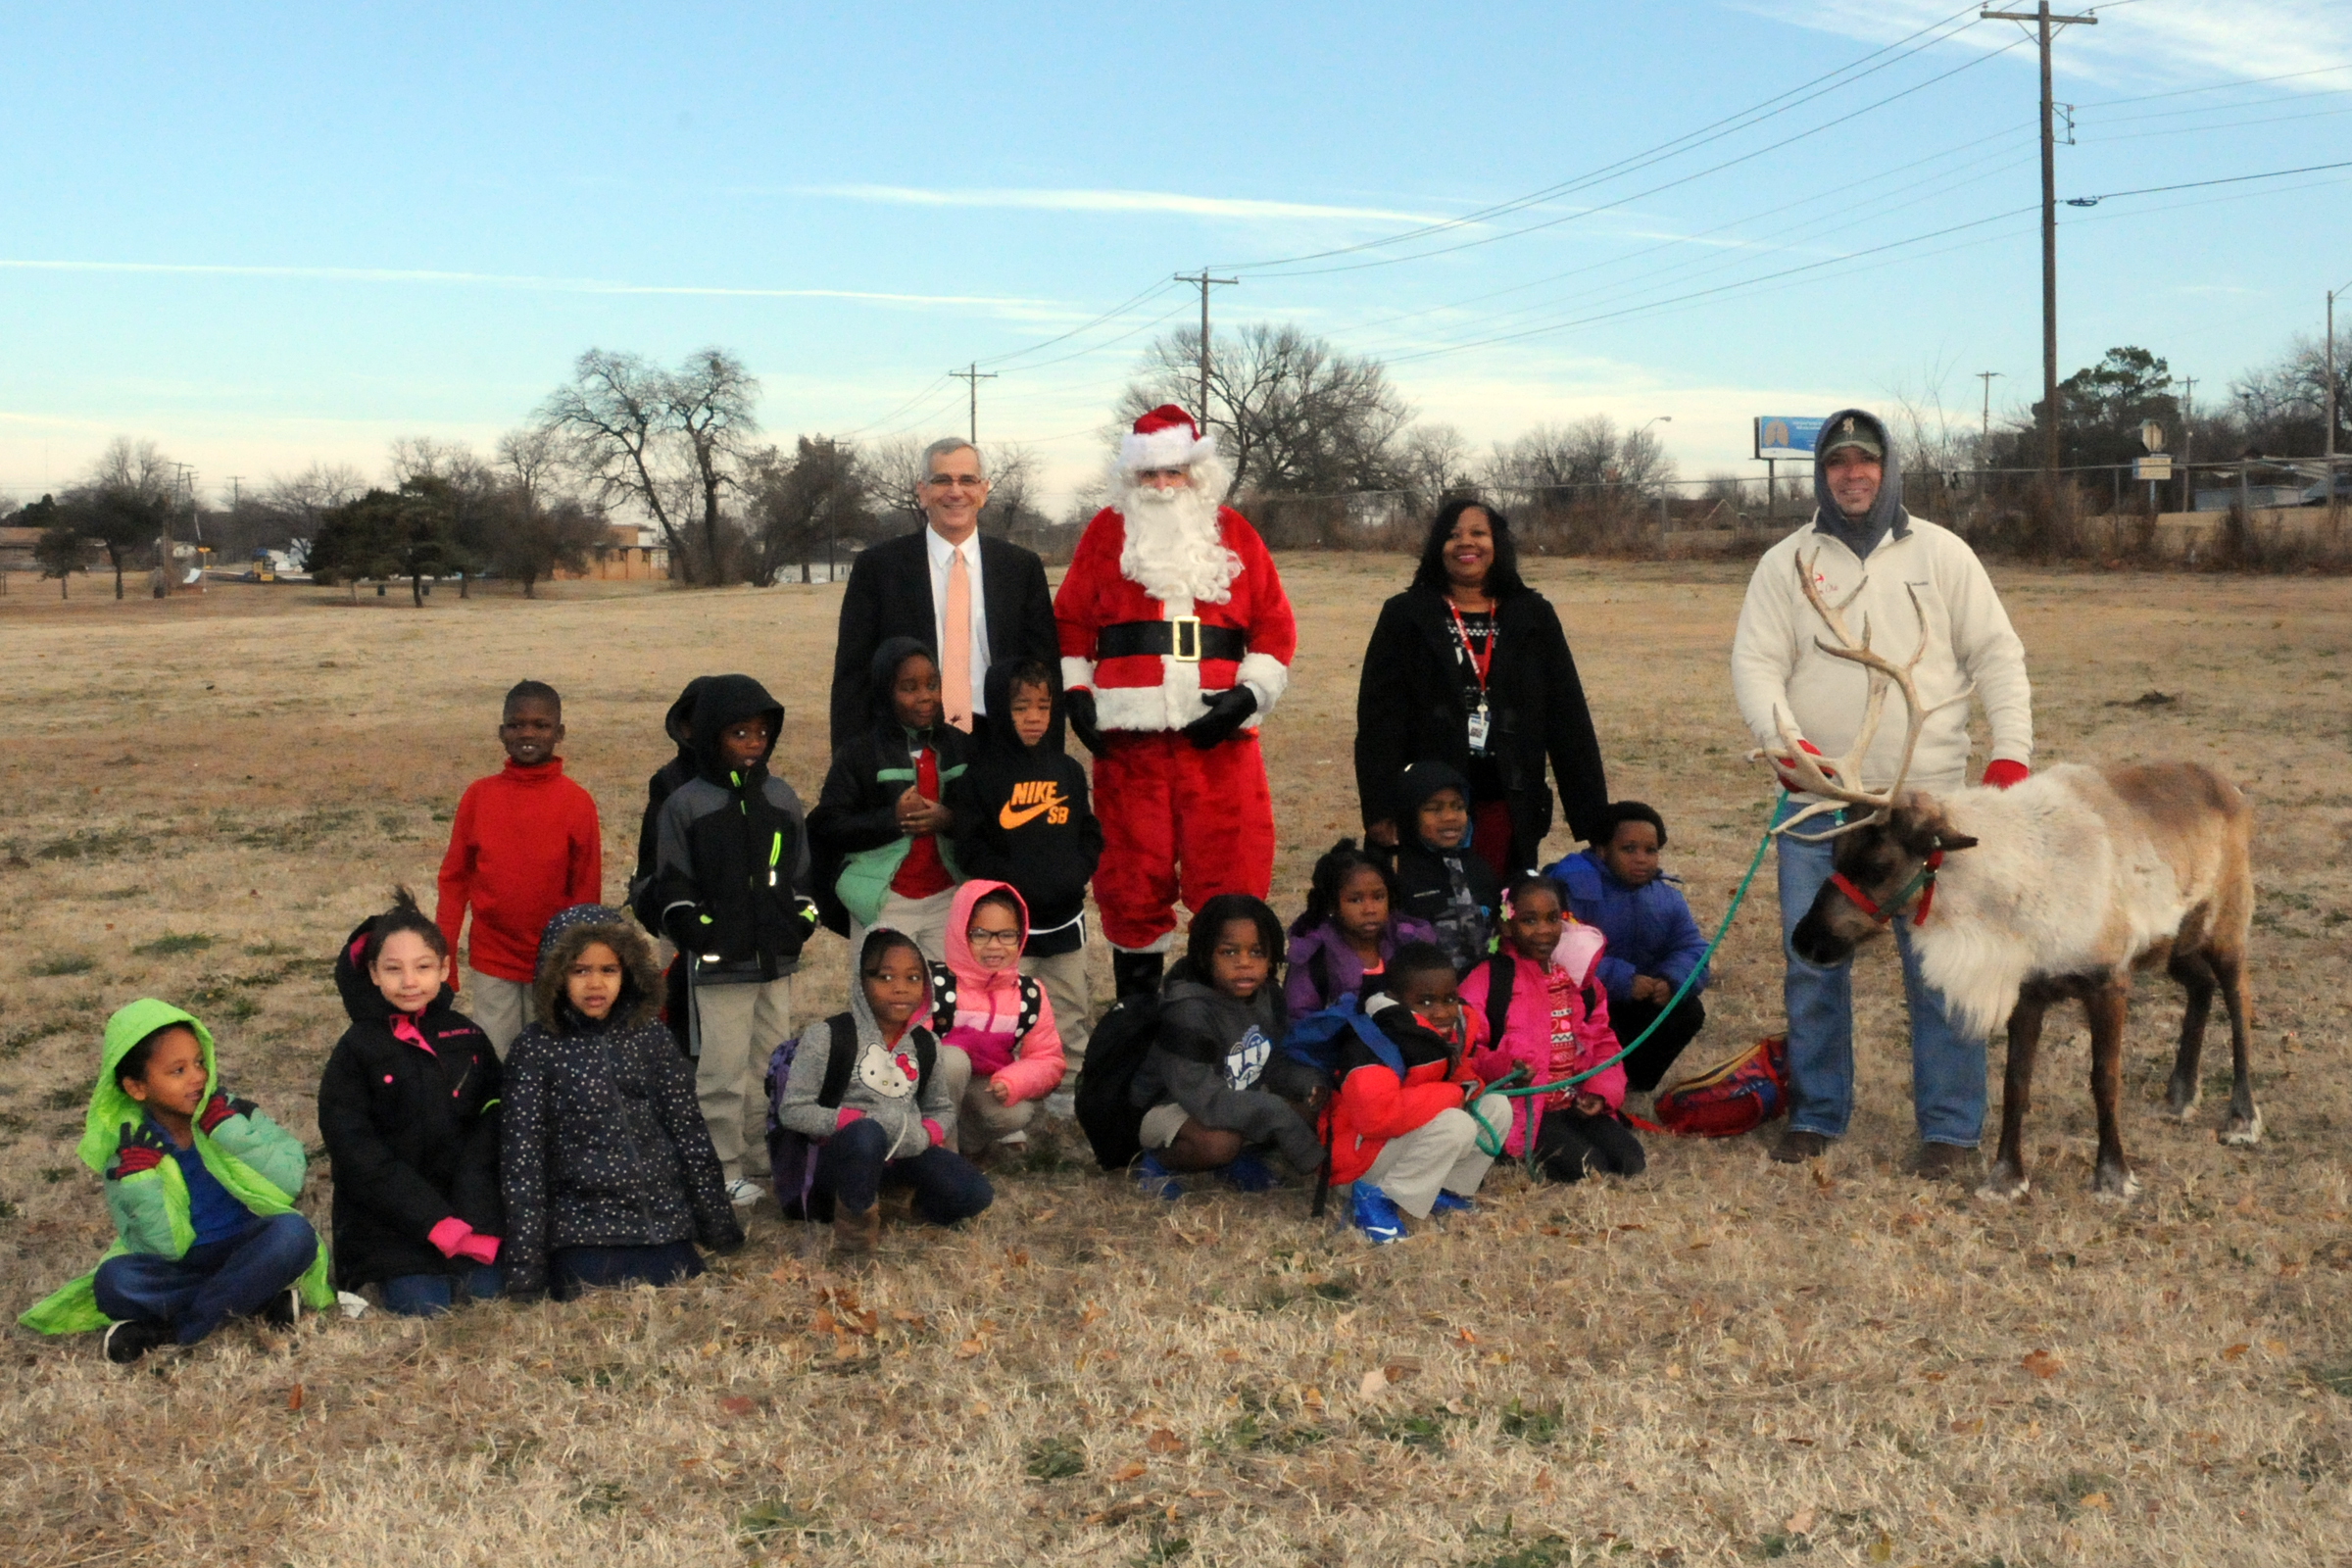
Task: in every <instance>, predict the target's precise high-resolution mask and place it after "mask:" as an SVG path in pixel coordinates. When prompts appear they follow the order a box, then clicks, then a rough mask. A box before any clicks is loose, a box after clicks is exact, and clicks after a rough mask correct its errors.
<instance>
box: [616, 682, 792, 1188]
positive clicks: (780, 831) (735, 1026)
mask: <svg viewBox="0 0 2352 1568" xmlns="http://www.w3.org/2000/svg"><path fill="white" fill-rule="evenodd" d="M783 727H784V705H783V704H781V703H779V702H777V701H776V700H775V699H774V698H773V697H770V696H769V695H768V694H767V688H766V687H764V686H762V685H760V683H759V682H758V681H756V680H754V679H752V677H751V676H749V675H712V676H710V677H708V678H707V679H705V680H704V681H703V683H702V688H701V690H700V691H698V692H697V693H696V694H695V702H694V719H693V736H694V755H695V760H696V769H697V771H696V773H695V776H694V777H693V778H692V779H690V780H688V781H687V782H686V783H684V784H681V785H679V786H678V788H677V789H676V790H674V791H672V792H671V794H670V796H669V799H667V800H665V801H663V802H662V811H661V815H660V817H659V819H658V820H657V821H656V823H655V832H654V881H653V887H652V889H651V891H650V892H649V894H648V895H647V897H646V898H645V900H644V901H643V902H644V904H646V905H650V906H651V907H653V908H654V910H655V911H656V913H657V916H658V919H659V923H660V926H661V929H662V934H663V935H665V936H667V937H668V938H669V940H670V941H672V942H674V943H676V944H677V948H678V952H679V953H680V954H682V955H685V956H686V960H687V964H688V971H689V973H690V975H691V977H692V978H691V981H690V986H691V990H692V994H693V997H694V1005H693V1008H692V1013H693V1018H692V1035H691V1039H692V1041H693V1044H694V1047H695V1054H696V1062H695V1072H694V1089H695V1096H696V1098H697V1099H698V1100H699V1101H700V1102H701V1103H702V1107H703V1120H704V1121H705V1122H706V1123H707V1124H708V1125H709V1126H710V1129H711V1147H712V1148H713V1149H715V1150H716V1151H717V1152H718V1162H719V1164H720V1166H721V1167H723V1168H724V1170H725V1171H726V1176H727V1196H728V1198H729V1200H730V1201H733V1202H734V1203H735V1205H736V1206H737V1207H743V1206H746V1205H748V1204H750V1203H752V1202H754V1201H757V1199H758V1197H759V1189H758V1188H756V1187H754V1186H753V1185H752V1184H751V1183H750V1182H749V1181H747V1180H745V1178H744V1174H743V1154H744V1121H743V1119H744V1113H745V1106H746V1105H747V1104H748V1103H753V1101H754V1100H755V1099H756V1098H758V1096H759V1091H758V1081H759V1080H758V1076H757V1075H758V1073H759V1070H760V1065H759V1064H760V1062H763V1061H764V1060H765V1059H766V1054H767V1052H768V1051H769V1049H770V1048H772V1047H773V1046H774V1045H775V1043H776V1042H777V1041H779V1040H782V1039H784V1038H785V1037H786V1036H787V1035H789V1034H790V1033H791V1032H792V973H793V971H794V970H796V969H798V968H799V967H800V959H801V947H802V944H804V943H806V942H807V941H808V940H809V933H810V932H811V931H813V930H815V929H816V901H815V900H814V899H813V898H811V897H810V896H809V895H810V891H811V887H812V879H811V876H810V870H809V824H808V817H807V814H806V813H805V812H804V811H803V810H802V809H801V798H800V797H799V796H798V795H795V794H794V793H793V791H792V786H791V785H789V784H787V783H785V782H784V781H783V780H782V779H780V778H777V777H776V776H775V775H774V774H772V773H770V772H768V770H767V760H768V757H769V755H770V754H771V753H773V752H774V751H775V749H776V736H777V734H778V733H779V732H780V731H781V730H782V729H783Z"/></svg>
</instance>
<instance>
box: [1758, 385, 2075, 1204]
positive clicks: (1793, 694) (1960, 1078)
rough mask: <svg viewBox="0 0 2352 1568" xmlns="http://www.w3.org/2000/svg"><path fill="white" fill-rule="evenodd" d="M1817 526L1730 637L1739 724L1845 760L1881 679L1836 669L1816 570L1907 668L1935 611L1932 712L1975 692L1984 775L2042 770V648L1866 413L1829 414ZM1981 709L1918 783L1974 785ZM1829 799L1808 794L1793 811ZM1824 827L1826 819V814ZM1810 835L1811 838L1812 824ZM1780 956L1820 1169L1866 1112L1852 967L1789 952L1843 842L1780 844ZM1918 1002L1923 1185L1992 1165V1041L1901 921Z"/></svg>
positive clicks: (1924, 669)
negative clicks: (1980, 1145) (1906, 505)
mask: <svg viewBox="0 0 2352 1568" xmlns="http://www.w3.org/2000/svg"><path fill="white" fill-rule="evenodd" d="M1813 493H1814V496H1815V498H1816V502H1817V510H1816V511H1815V513H1814V516H1813V520H1812V522H1810V523H1808V524H1807V525H1806V526H1804V527H1802V528H1799V529H1798V530H1797V531H1796V532H1795V533H1793V534H1790V535H1789V537H1788V538H1786V539H1784V540H1782V541H1781V542H1780V543H1779V544H1777V545H1775V546H1773V547H1772V549H1771V550H1770V551H1768V552H1767V553H1766V554H1765V557H1764V559H1763V560H1762V561H1761V562H1758V563H1757V564H1756V573H1755V576H1754V577H1753V578H1752V579H1750V581H1749V582H1748V585H1747V599H1746V602H1745V603H1744V604H1742V605H1741V606H1740V630H1739V632H1738V634H1737V635H1736V636H1735V638H1734V639H1733V643H1732V689H1733V692H1734V694H1735V696H1737V698H1738V699H1739V703H1740V717H1741V718H1742V719H1743V720H1745V721H1746V724H1747V727H1748V729H1749V730H1751V731H1752V732H1753V733H1754V734H1755V737H1756V740H1757V742H1758V743H1759V744H1761V745H1763V746H1765V747H1767V748H1770V749H1771V750H1773V751H1776V752H1777V751H1779V750H1780V749H1781V746H1782V741H1781V736H1780V731H1779V729H1778V727H1777V725H1776V724H1775V721H1774V710H1775V708H1776V706H1778V707H1782V708H1785V709H1786V710H1787V711H1789V713H1790V714H1792V715H1793V716H1794V717H1795V719H1796V728H1797V733H1798V734H1800V735H1801V736H1802V737H1803V738H1804V740H1805V741H1806V743H1807V744H1808V745H1810V746H1811V747H1813V748H1816V749H1818V750H1819V751H1821V752H1824V753H1827V754H1829V755H1830V756H1833V757H1837V756H1842V755H1843V754H1844V752H1845V750H1846V748H1847V747H1849V746H1850V745H1852V744H1853V740H1854V736H1855V734H1856V732H1857V731H1858V730H1859V729H1860V728H1861V723H1862V709H1863V700H1864V697H1865V695H1866V693H1867V692H1868V690H1869V677H1868V676H1867V675H1866V674H1865V673H1864V671H1863V670H1862V669H1861V667H1860V666H1858V665H1856V664H1853V663H1851V662H1848V661H1845V660H1840V659H1832V658H1831V657H1830V656H1829V655H1827V654H1825V653H1823V652H1822V651H1821V650H1820V649H1819V648H1817V647H1815V646H1814V642H1813V639H1814V638H1815V637H1822V638H1824V639H1826V640H1834V639H1830V633H1829V629H1828V627H1826V626H1825V625H1823V624H1822V620H1821V617H1820V616H1819V615H1818V614H1816V613H1814V610H1813V607H1812V606H1811V605H1810V604H1808V603H1806V601H1805V596H1804V593H1803V591H1802V589H1801V588H1800V587H1799V586H1798V583H1797V581H1796V570H1797V567H1796V563H1797V562H1798V561H1799V560H1802V561H1806V562H1809V563H1811V564H1812V571H1813V580H1814V583H1815V586H1816V587H1818V588H1819V589H1820V591H1821V595H1822V598H1823V599H1824V600H1825V601H1827V602H1828V603H1830V604H1833V605H1835V604H1838V603H1839V602H1841V601H1843V600H1844V599H1845V597H1846V596H1847V595H1848V594H1851V593H1853V592H1854V591H1855V588H1856V586H1857V585H1859V586H1860V587H1861V594H1860V597H1858V598H1857V599H1855V600H1854V602H1853V603H1852V605H1851V606H1850V607H1849V608H1847V610H1846V611H1845V612H1844V619H1845V623H1846V625H1847V627H1848V628H1849V629H1851V630H1852V631H1853V633H1854V635H1855V636H1857V637H1859V636H1860V635H1861V627H1862V617H1863V616H1864V615H1865V614H1867V615H1868V616H1869V617H1870V628H1871V643H1872V646H1873V648H1874V649H1875V650H1876V651H1877V652H1879V653H1882V654H1885V655H1887V657H1888V658H1890V659H1892V660H1893V661H1895V662H1897V663H1901V662H1904V661H1905V660H1907V659H1908V658H1909V657H1910V655H1911V652H1912V650H1913V649H1914V648H1916V647H1918V646H1919V642H1918V639H1919V637H1920V636H1921V627H1920V622H1919V615H1918V614H1917V613H1914V612H1913V610H1912V608H1911V598H1910V596H1911V594H1913V593H1916V594H1917V595H1918V596H1919V604H1920V609H1921V610H1922V611H1924V612H1925V613H1926V615H1927V626H1926V628H1925V635H1926V637H1927V640H1928V644H1927V651H1926V654H1925V655H1924V657H1922V658H1921V660H1920V662H1919V665H1918V669H1917V671H1916V675H1915V679H1916V680H1917V683H1918V686H1919V696H1920V700H1921V701H1922V702H1924V703H1926V704H1929V705H1931V706H1933V705H1934V704H1936V703H1937V702H1940V701H1942V700H1943V699H1945V698H1948V697H1951V696H1953V695H1954V694H1956V693H1958V692H1959V691H1961V690H1962V689H1963V688H1965V687H1966V686H1967V685H1968V684H1969V682H1971V681H1974V682H1976V686H1977V697H1978V700H1979V701H1980V702H1981V703H1982V704H1983V705H1984V708H1985V718H1986V719H1987V721H1988V722H1989V724H1990V726H1991V730H1992V755H1991V760H1990V761H1989V762H1988V763H1987V765H1986V766H1985V774H1984V780H1983V781H1984V782H1985V783H1986V784H1989V785H1992V786H1994V787H1995V788H2000V789H2006V788H2008V787H2009V786H2010V785H2012V784H2014V783H2016V782H2017V781H2018V780H2019V779H2022V778H2024V777H2025V776H2026V772H2027V769H2028V767H2029V766H2030V765H2031V763H2032V762H2033V760H2034V706H2033V690H2032V688H2031V686H2030V685H2029V683H2028V681H2027V679H2026V651H2025V646H2024V644H2022V643H2020V642H2019V641H2018V638H2017V633H2016V632H2015V631H2014V630H2012V629H2011V627H2010V625H2009V617H2008V615H2007V613H2004V612H2003V611H2002V609H2001V601H2000V596H1999V595H1997V594H1995V593H1994V592H1993V588H1992V581H1991V579H1990V578H1988V577H1987V576H1986V575H1985V567H1984V564H1983V563H1981V562H1979V561H1978V560H1977V557H1976V553H1975V552H1974V551H1972V550H1970V549H1969V548H1968V546H1967V544H1966V543H1965V542H1963V541H1962V540H1961V539H1960V537H1959V536H1958V535H1957V534H1954V533H1952V532H1951V531H1950V530H1949V529H1946V528H1942V527H1938V526H1937V525H1936V524H1935V523H1933V522H1929V521H1927V520H1926V519H1925V518H1922V517H1914V516H1912V515H1910V514H1909V513H1906V512H1905V511H1904V510H1903V481H1902V467H1901V465H1900V464H1899V463H1898V462H1897V461H1896V454H1895V451H1894V444H1893V442H1892V441H1890V440H1889V439H1888V438H1887V427H1886V425H1885V424H1883V423H1881V422H1880V420H1879V419H1878V418H1877V417H1874V416H1872V415H1870V414H1867V413H1865V412H1863V411H1862V410H1860V409H1847V410H1843V411H1841V412H1839V413H1838V414H1835V415H1833V416H1831V417H1829V418H1828V419H1827V420H1825V421H1823V424H1822V430H1821V438H1820V441H1819V443H1818V444H1817V445H1816V447H1815V449H1814V458H1813ZM1900 708H1901V697H1900V695H1899V694H1890V697H1889V711H1888V712H1887V717H1886V719H1885V721H1884V722H1883V723H1882V724H1881V725H1880V728H1879V733H1878V735H1877V736H1876V737H1875V738H1874V739H1873V741H1872V742H1871V748H1870V752H1869V754H1868V756H1866V757H1865V758H1864V759H1863V761H1862V766H1861V772H1862V777H1861V778H1860V779H1859V780H1849V781H1848V782H1855V783H1859V785H1860V786H1861V787H1863V788H1865V789H1873V790H1878V789H1885V788H1886V787H1887V785H1888V784H1889V783H1890V782H1892V780H1893V778H1894V771H1895V768H1896V766H1897V765H1898V764H1899V763H1900V762H1901V760H1902V750H1903V727H1904V726H1903V716H1904V715H1903V714H1902V712H1901V711H1900ZM1968 759H1969V736H1968V708H1967V706H1966V705H1957V704H1956V705H1954V706H1953V707H1951V708H1947V709H1945V710H1944V711H1941V712H1939V713H1936V714H1935V715H1934V716H1933V717H1931V718H1930V719H1929V720H1928V722H1927V726H1926V728H1925V729H1924V730H1923V731H1922V732H1921V734H1920V738H1919V748H1918V750H1917V752H1916V753H1915V754H1914V755H1913V757H1912V761H1911V772H1910V775H1909V777H1908V779H1907V780H1906V787H1907V788H1914V789H1921V790H1926V791H1928V792H1929V793H1931V794H1942V793H1947V792H1949V791H1951V790H1955V789H1959V788H1961V787H1962V786H1964V785H1965V784H1966V783H1967V782H1968ZM1814 799H1815V797H1813V796H1809V795H1792V796H1791V797H1790V799H1789V802H1788V804H1787V805H1786V806H1785V807H1784V808H1783V809H1782V811H1781V815H1782V816H1783V817H1786V816H1788V815H1790V814H1792V813H1793V812H1795V811H1796V810H1798V809H1801V808H1803V807H1804V806H1806V805H1809V804H1810V803H1811V802H1812V801H1813V800H1814ZM1814 825H1815V826H1818V825H1820V824H1819V821H1818V819H1816V823H1815V824H1814ZM1809 830H1810V829H1806V830H1805V831H1809ZM1779 844H1780V883H1781V952H1782V956H1783V957H1784V959H1785V960H1786V961H1787V964H1788V969H1787V977H1786V979H1785V981H1784V984H1783V992H1784V995H1785V998H1786V1001H1787V1004H1788V1013H1789V1079H1790V1089H1791V1091H1792V1096H1791V1103H1790V1106H1789V1130H1788V1132H1787V1133H1786V1134H1785V1135H1784V1136H1783V1137H1782V1139H1781V1143H1780V1146H1779V1147H1778V1148H1777V1149H1775V1150H1774V1151H1773V1158H1775V1159H1778V1160H1782V1161H1785V1162H1791V1163H1793V1162H1795V1161H1798V1160H1804V1159H1810V1158H1813V1157H1814V1156H1816V1155H1818V1154H1820V1153H1822V1152H1825V1151H1826V1150H1827V1149H1828V1147H1829V1141H1830V1140H1831V1139H1833V1138H1838V1137H1841V1136H1843V1134H1844V1132H1845V1126H1846V1121H1847V1119H1848V1118H1849V1117H1850V1116H1851V1114H1852V1112H1853V1099H1854V1012H1853V978H1852V965H1851V963H1850V962H1848V963H1841V964H1838V965H1837V966H1835V967H1833V968H1821V967H1818V966H1816V965H1814V964H1810V963H1807V962H1805V961H1804V960H1803V959H1802V958H1799V957H1798V956H1796V954H1795V953H1794V952H1793V951H1791V950H1790V949H1789V932H1791V931H1793V930H1794V929H1795V928H1796V923H1797V921H1798V920H1800V919H1802V918H1803V917H1804V914H1805V911H1806V910H1807V909H1808V908H1810V907H1812V904H1813V899H1814V896H1815V895H1816V894H1818V893H1819V892H1820V891H1821V887H1822V884H1824V883H1825V882H1827V881H1828V880H1829V879H1830V873H1831V870H1832V867H1831V863H1830V860H1831V851H1832V846H1831V845H1830V844H1827V843H1823V844H1804V843H1799V842H1797V841H1795V840H1793V839H1790V838H1789V837H1787V836H1786V835H1784V836H1783V837H1782V838H1781V839H1780V841H1779ZM1894 936H1895V942H1896V944H1897V946H1898V947H1899V948H1900V950H1901V956H1902V962H1903V997H1904V1001H1905V1003H1906V1004H1907V1005H1908V1010H1909V1013H1910V1019H1911V1102H1912V1107H1913V1110H1914V1112H1915V1113H1916V1115H1917V1117H1918V1122H1919V1136H1920V1142H1921V1146H1922V1147H1921V1150H1920V1154H1919V1161H1918V1168H1919V1170H1920V1172H1921V1173H1922V1174H1924V1175H1929V1176H1936V1177H1942V1176H1949V1175H1956V1174H1965V1173H1967V1172H1968V1171H1969V1169H1970V1168H1971V1167H1973V1166H1974V1165H1975V1164H1976V1163H1977V1156H1976V1153H1975V1150H1976V1147H1977V1140H1978V1138H1979V1136H1980V1135H1981V1134H1982V1133H1983V1131H1984V1126H1985V1041H1984V1039H1983V1038H1982V1037H1979V1038H1976V1039H1970V1038H1967V1037H1966V1036H1964V1035H1963V1034H1962V1033H1961V1032H1960V1031H1959V1030H1957V1029H1955V1028H1954V1027H1953V1026H1952V1024H1951V1023H1950V1021H1949V1020H1947V1019H1946V1018H1945V1016H1944V1011H1943V999H1942V998H1941V997H1940V996H1939V995H1937V994H1936V992H1934V991H1931V990H1930V989H1928V986H1927V984H1926V983H1925V982H1924V981H1923V980H1922V979H1921V978H1920V974H1919V960H1918V957H1917V956H1916V955H1915V954H1914V953H1913V952H1912V950H1911V944H1910V937H1909V931H1908V927H1906V926H1905V925H1904V924H1903V923H1902V922H1900V921H1897V922H1896V924H1895V928H1894Z"/></svg>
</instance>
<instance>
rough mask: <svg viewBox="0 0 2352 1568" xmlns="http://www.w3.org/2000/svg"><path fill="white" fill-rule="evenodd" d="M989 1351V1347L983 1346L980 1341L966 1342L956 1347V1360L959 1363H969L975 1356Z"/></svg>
mask: <svg viewBox="0 0 2352 1568" xmlns="http://www.w3.org/2000/svg"><path fill="white" fill-rule="evenodd" d="M987 1350H988V1347H987V1346H986V1345H984V1344H982V1343H981V1342H980V1341H978V1340H966V1341H964V1342H963V1343H962V1344H961V1345H958V1346H957V1347H956V1360H958V1361H968V1360H970V1359H971V1358H972V1357H973V1356H975V1355H981V1354H985V1353H986V1352H987Z"/></svg>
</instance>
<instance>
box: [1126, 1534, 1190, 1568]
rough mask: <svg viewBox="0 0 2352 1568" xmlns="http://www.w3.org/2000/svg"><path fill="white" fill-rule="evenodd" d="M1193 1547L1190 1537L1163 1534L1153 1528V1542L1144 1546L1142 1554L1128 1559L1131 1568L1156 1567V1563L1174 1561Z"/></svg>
mask: <svg viewBox="0 0 2352 1568" xmlns="http://www.w3.org/2000/svg"><path fill="white" fill-rule="evenodd" d="M1192 1549H1193V1543H1192V1540H1191V1538H1190V1537H1186V1536H1163V1535H1161V1534H1160V1533H1159V1532H1158V1531H1157V1530H1153V1531H1152V1544H1150V1545H1148V1546H1146V1547H1145V1548H1144V1550H1143V1553H1142V1555H1140V1556H1135V1557H1130V1558H1128V1559H1127V1561H1128V1564H1129V1568H1154V1565H1155V1564H1158V1563H1163V1562H1174V1561H1175V1560H1176V1559H1177V1558H1179V1557H1182V1556H1184V1555H1185V1554H1186V1553H1188V1552H1190V1551H1191V1550H1192Z"/></svg>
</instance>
